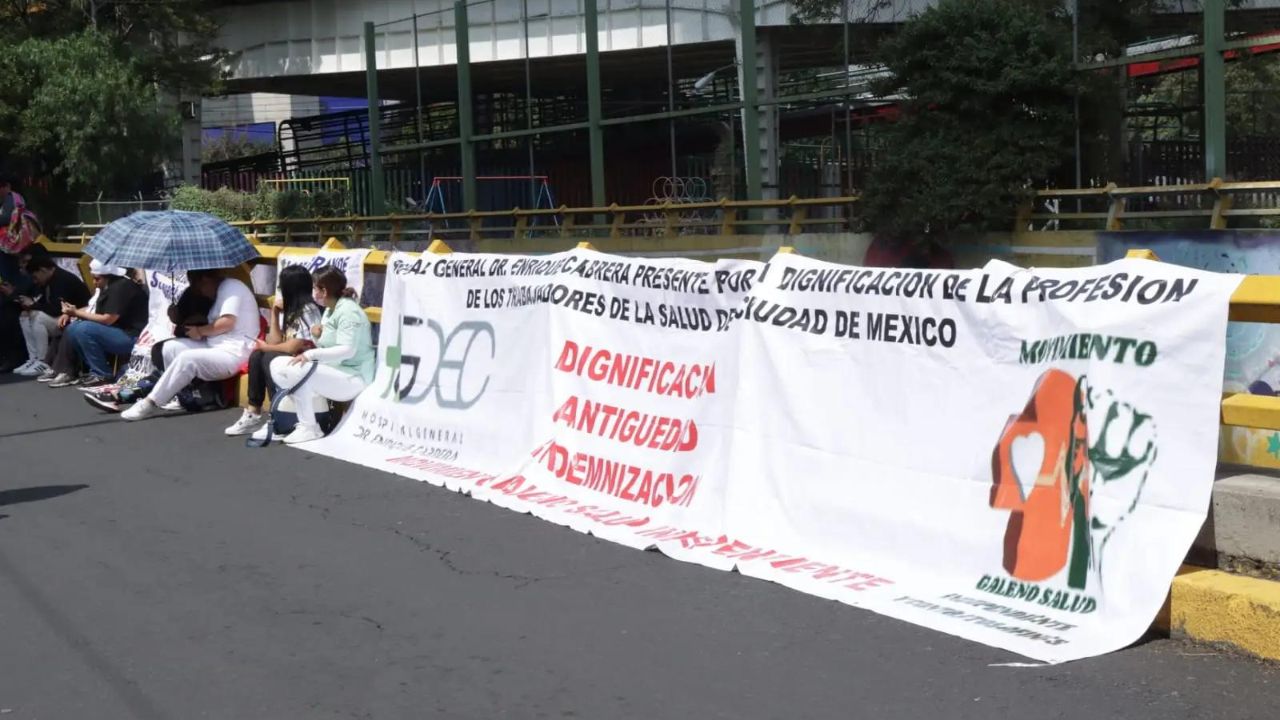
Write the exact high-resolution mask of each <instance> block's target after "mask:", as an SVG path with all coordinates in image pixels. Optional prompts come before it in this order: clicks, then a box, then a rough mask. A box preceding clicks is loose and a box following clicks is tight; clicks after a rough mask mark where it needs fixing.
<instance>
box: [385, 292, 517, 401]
mask: <svg viewBox="0 0 1280 720" xmlns="http://www.w3.org/2000/svg"><path fill="white" fill-rule="evenodd" d="M497 348H498V340H497V336H496V335H495V333H494V330H493V325H491V324H489V323H487V322H483V321H475V320H470V321H466V322H461V323H459V324H457V325H456V326H454V327H453V328H452V329H450V330H449V331H448V332H447V333H446V332H445V328H444V327H443V326H441V325H440V323H438V322H436V321H435V320H432V319H430V318H425V319H424V318H421V317H418V316H414V315H402V316H401V318H400V324H399V326H398V327H397V328H396V336H395V340H394V341H393V342H392V343H391V344H390V345H389V346H388V347H387V352H386V365H387V367H389V368H390V369H391V380H390V382H388V383H387V387H386V389H385V390H384V391H383V393H382V397H383V398H384V399H388V398H389V399H391V400H393V401H395V402H401V403H407V404H410V405H417V404H418V403H420V402H422V401H423V400H425V399H427V398H433V399H434V400H435V403H436V405H438V406H439V407H441V408H443V409H446V410H466V409H468V408H470V407H472V406H474V405H475V404H476V403H478V402H480V398H482V397H484V393H485V390H487V389H488V388H489V378H490V375H491V374H492V372H493V365H494V360H495V358H496V357H497V355H496V353H497Z"/></svg>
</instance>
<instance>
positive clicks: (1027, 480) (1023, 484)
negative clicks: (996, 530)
mask: <svg viewBox="0 0 1280 720" xmlns="http://www.w3.org/2000/svg"><path fill="white" fill-rule="evenodd" d="M1009 461H1010V464H1011V465H1013V475H1014V477H1016V478H1017V479H1018V489H1019V490H1021V491H1022V500H1023V501H1024V502H1025V501H1026V499H1027V496H1029V495H1030V494H1031V489H1032V488H1034V487H1035V485H1036V479H1037V478H1039V477H1040V468H1041V467H1043V466H1044V437H1043V436H1042V435H1041V434H1040V433H1038V432H1033V433H1029V434H1027V435H1019V436H1018V437H1016V438H1014V439H1013V445H1011V446H1010V447H1009Z"/></svg>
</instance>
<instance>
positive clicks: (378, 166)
mask: <svg viewBox="0 0 1280 720" xmlns="http://www.w3.org/2000/svg"><path fill="white" fill-rule="evenodd" d="M364 78H365V79H364V81H365V92H366V93H367V94H368V95H369V212H370V213H371V214H373V215H381V214H383V213H385V212H386V211H387V178H386V177H385V176H384V175H383V173H382V99H381V98H380V97H378V47H377V42H376V41H375V38H374V27H373V23H371V22H367V23H365V24H364Z"/></svg>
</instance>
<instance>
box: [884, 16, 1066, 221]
mask: <svg viewBox="0 0 1280 720" xmlns="http://www.w3.org/2000/svg"><path fill="white" fill-rule="evenodd" d="M1069 40H1070V36H1069V34H1068V33H1067V32H1065V31H1064V28H1063V27H1062V26H1061V24H1059V23H1056V22H1054V20H1053V19H1052V18H1051V17H1049V16H1048V15H1047V14H1046V13H1045V12H1044V11H1043V9H1040V8H1037V7H1034V6H1032V5H1031V4H1029V3H1026V2H1022V1H1020V0H941V2H939V3H938V4H937V5H936V6H934V7H933V8H931V9H929V10H928V11H926V12H924V13H922V14H921V15H920V16H918V17H917V18H916V19H914V20H912V21H911V22H909V23H907V24H906V25H905V26H904V27H903V29H902V30H901V32H899V33H898V34H897V35H896V36H895V37H894V38H893V39H891V40H890V41H889V42H887V43H886V44H885V45H884V46H883V47H882V57H883V59H884V62H885V64H886V65H887V67H888V69H889V70H890V71H891V73H892V79H890V80H888V81H886V84H885V86H884V87H881V88H880V89H879V90H880V92H881V93H882V94H884V95H891V94H894V93H897V94H900V95H902V96H903V97H904V99H903V101H902V103H901V110H902V115H901V117H900V118H899V120H898V121H897V122H896V123H893V124H892V125H890V126H889V127H887V128H885V140H886V152H885V153H884V155H883V159H882V160H881V162H880V163H879V164H878V166H877V167H876V168H874V169H873V171H872V174H871V178H870V180H869V182H868V187H867V189H866V191H865V192H864V193H863V212H864V214H865V216H866V217H867V219H868V221H869V223H870V225H871V227H872V229H873V230H874V231H876V232H878V233H881V234H882V235H885V236H887V237H891V238H899V239H904V240H908V241H910V242H919V243H929V242H933V241H937V240H940V239H945V238H949V237H953V236H955V235H956V234H961V233H967V232H976V231H981V230H986V229H988V228H990V227H993V226H999V227H1004V226H1007V224H1008V223H1009V222H1011V220H1012V215H1013V210H1014V208H1016V207H1017V205H1018V204H1019V203H1020V202H1022V201H1023V200H1024V199H1026V198H1027V197H1028V196H1029V195H1030V193H1031V192H1032V190H1033V188H1034V187H1035V185H1036V184H1037V183H1040V182H1042V181H1043V179H1044V178H1046V177H1047V176H1048V175H1050V174H1051V173H1052V172H1053V171H1054V170H1055V169H1057V168H1058V167H1059V166H1060V165H1061V164H1062V163H1063V162H1064V161H1065V160H1066V159H1067V158H1068V157H1069V150H1070V143H1069V140H1070V138H1071V129H1072V99H1073V85H1072V82H1073V81H1072V70H1071V63H1070V49H1069Z"/></svg>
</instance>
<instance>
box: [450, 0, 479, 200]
mask: <svg viewBox="0 0 1280 720" xmlns="http://www.w3.org/2000/svg"><path fill="white" fill-rule="evenodd" d="M453 28H454V44H455V45H456V46H457V48H458V52H457V54H458V141H459V142H460V143H461V147H460V149H461V151H462V209H463V210H475V209H476V204H477V201H478V200H479V198H477V197H476V146H475V142H474V141H473V140H472V135H474V134H475V118H474V117H473V116H472V97H471V30H470V26H469V25H468V22H467V3H466V2H465V0H454V2H453Z"/></svg>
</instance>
